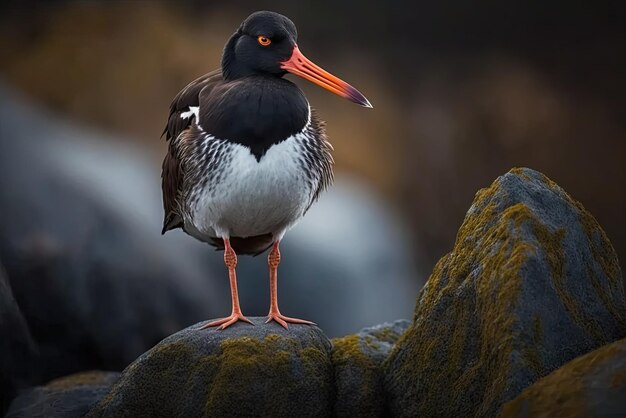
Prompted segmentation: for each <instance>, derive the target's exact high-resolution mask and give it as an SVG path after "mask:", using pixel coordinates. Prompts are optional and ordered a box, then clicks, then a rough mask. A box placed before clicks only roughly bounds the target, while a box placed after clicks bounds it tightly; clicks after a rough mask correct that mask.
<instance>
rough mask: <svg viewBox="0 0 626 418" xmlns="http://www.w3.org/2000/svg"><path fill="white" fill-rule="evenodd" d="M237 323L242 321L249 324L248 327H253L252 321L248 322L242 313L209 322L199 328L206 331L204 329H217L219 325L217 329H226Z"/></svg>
mask: <svg viewBox="0 0 626 418" xmlns="http://www.w3.org/2000/svg"><path fill="white" fill-rule="evenodd" d="M237 321H244V322H247V323H249V324H250V325H254V324H253V323H252V321H250V320H249V319H248V318H246V317H245V316H243V314H242V313H232V314H230V316H228V317H226V318H222V319H218V320H217V321H213V322H209V323H208V324H204V325H203V326H201V327H200V329H206V328H210V327H217V326H218V325H219V328H218V329H226V328H228V327H229V326H231V325H232V324H234V323H235V322H237Z"/></svg>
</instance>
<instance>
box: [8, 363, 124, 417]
mask: <svg viewBox="0 0 626 418" xmlns="http://www.w3.org/2000/svg"><path fill="white" fill-rule="evenodd" d="M119 375H120V374H119V373H114V372H100V371H91V372H83V373H77V374H74V375H71V376H66V377H62V378H59V379H55V380H53V381H52V382H50V383H48V384H47V385H45V386H40V387H36V388H32V389H30V390H28V391H26V392H24V393H22V394H20V395H19V396H18V397H17V398H16V399H15V400H14V401H13V403H12V404H11V408H10V409H9V412H8V413H7V415H6V418H52V417H54V418H83V417H84V416H85V414H86V413H87V412H89V410H90V409H91V408H92V407H93V406H94V405H95V404H96V402H98V401H99V400H100V399H101V398H102V397H103V396H104V395H105V394H106V393H107V391H108V390H109V389H110V387H111V385H112V384H113V383H114V382H115V381H116V380H117V379H118V378H119Z"/></svg>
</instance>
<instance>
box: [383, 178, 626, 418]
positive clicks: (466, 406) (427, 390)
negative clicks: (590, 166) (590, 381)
mask: <svg viewBox="0 0 626 418" xmlns="http://www.w3.org/2000/svg"><path fill="white" fill-rule="evenodd" d="M625 313H626V303H625V299H624V289H623V284H622V275H621V271H620V267H619V264H618V261H617V257H616V255H615V251H614V250H613V248H612V246H611V244H610V243H609V241H608V239H607V237H606V235H605V234H604V232H603V231H602V229H601V228H600V226H599V225H598V224H597V222H596V221H595V219H594V218H593V217H592V216H591V215H590V214H589V213H588V212H587V211H586V210H585V209H584V208H583V206H582V205H581V204H580V203H578V202H576V201H575V200H573V199H572V198H571V197H570V196H569V195H568V194H567V193H566V192H565V191H563V190H562V189H561V188H560V187H559V186H557V185H556V184H555V183H554V182H552V181H551V180H549V179H548V178H547V177H545V176H544V175H542V174H541V173H538V172H536V171H533V170H530V169H513V170H511V171H510V172H509V173H508V174H506V175H504V176H501V177H500V178H498V179H497V180H496V181H495V182H494V183H493V184H492V185H491V186H490V187H489V188H487V189H483V190H481V191H479V192H478V193H477V195H476V198H475V199H474V203H473V204H472V207H471V208H470V210H469V212H468V213H467V215H466V217H465V220H464V222H463V225H462V226H461V228H460V230H459V233H458V235H457V239H456V243H455V245H454V249H453V250H452V252H451V253H449V254H448V255H446V256H445V257H443V258H442V259H441V260H440V261H439V262H438V263H437V265H436V266H435V268H434V271H433V273H432V275H431V276H430V278H429V280H428V282H427V283H426V285H425V287H424V289H423V290H422V291H421V293H420V295H419V297H418V301H417V307H416V309H415V316H414V322H413V324H412V326H411V327H410V328H409V330H408V331H407V333H406V334H405V336H404V337H403V338H402V339H401V341H400V342H399V343H398V344H397V346H396V347H395V349H394V351H393V352H392V354H391V355H390V358H389V360H388V361H387V363H386V375H385V387H386V391H387V393H388V397H389V399H388V401H389V405H390V409H391V413H392V414H393V416H398V417H404V416H477V417H483V416H496V415H497V413H498V412H499V411H500V408H501V406H502V405H503V404H504V403H505V402H507V401H509V400H511V399H513V398H514V397H516V396H517V395H518V394H519V393H520V392H521V391H522V390H523V389H524V388H526V387H527V386H529V385H531V384H532V383H533V382H535V381H537V380H538V379H539V378H541V377H543V376H545V375H547V374H548V373H550V372H552V371H553V370H555V369H557V368H558V367H560V366H562V365H563V364H565V363H566V362H568V361H569V360H571V359H573V358H575V357H577V356H579V355H581V354H584V353H587V352H589V351H591V350H593V349H595V348H597V347H600V346H602V345H605V344H607V343H610V342H612V341H615V340H616V339H619V338H621V337H624V335H625V333H626V320H625Z"/></svg>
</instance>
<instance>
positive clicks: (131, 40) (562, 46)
mask: <svg viewBox="0 0 626 418" xmlns="http://www.w3.org/2000/svg"><path fill="white" fill-rule="evenodd" d="M261 9H269V10H274V11H277V12H280V13H283V14H285V15H287V16H288V17H290V18H291V19H292V20H293V21H294V22H295V23H296V25H297V27H298V30H299V46H300V48H301V50H302V51H303V52H304V53H305V54H306V55H307V56H308V57H309V58H311V59H312V60H314V61H315V62H317V63H318V64H319V65H321V66H323V67H324V68H326V69H328V70H329V71H331V72H333V73H334V74H337V75H339V76H340V77H342V78H343V79H345V80H346V81H348V82H350V83H351V84H353V85H355V86H357V87H358V88H359V89H360V90H361V91H362V92H363V93H365V95H366V96H367V97H368V98H369V99H370V101H371V102H372V103H373V105H374V109H373V110H366V109H362V108H360V107H358V106H354V105H352V104H350V103H349V102H347V101H345V100H341V99H339V98H337V97H335V96H333V95H330V94H328V93H327V92H326V91H324V90H322V89H320V88H318V87H316V86H314V85H312V84H310V83H307V82H304V81H301V80H298V81H296V82H297V83H298V84H299V85H300V86H301V87H302V88H303V89H304V90H305V92H306V94H307V96H308V97H309V99H310V101H311V103H312V105H313V106H314V107H316V108H317V109H318V111H319V114H320V115H321V117H322V118H323V119H324V120H326V121H327V126H328V132H329V136H330V139H331V141H332V143H333V145H334V147H335V154H334V155H335V159H336V162H337V178H338V179H339V180H340V181H341V180H342V179H345V178H350V179H356V181H357V183H358V184H359V185H360V186H359V187H364V188H365V189H366V190H367V193H369V194H371V195H372V196H375V199H376V200H377V201H380V202H382V203H383V204H384V205H385V207H388V208H390V209H389V210H388V211H386V212H385V213H387V216H389V217H391V218H393V220H394V222H396V223H397V225H399V227H400V229H402V230H403V231H402V234H403V239H404V238H406V240H401V241H398V242H384V243H382V244H381V245H383V246H384V247H385V248H386V249H387V251H393V250H394V245H396V246H405V244H406V243H408V244H406V249H408V258H409V261H410V262H411V263H413V264H414V267H415V271H414V274H413V276H412V277H413V278H412V280H413V281H414V283H415V286H416V288H417V287H419V286H421V284H423V282H424V281H425V280H426V278H427V277H428V275H429V273H430V271H431V269H432V266H433V265H434V263H435V262H436V261H437V260H438V259H439V257H441V256H442V255H443V254H445V253H446V252H447V251H449V250H450V249H451V248H452V245H453V243H454V239H455V234H456V231H457V229H458V227H459V226H460V224H461V222H462V220H463V216H464V214H465V212H466V211H467V209H468V208H469V206H470V204H471V201H472V199H473V196H474V194H475V192H476V191H477V190H478V189H479V188H481V187H485V186H487V185H489V184H490V183H491V182H492V181H493V180H494V179H495V178H496V177H497V176H498V175H501V174H503V173H505V172H506V171H508V170H509V169H510V168H512V167H514V166H527V167H531V168H534V169H537V170H540V171H542V172H543V173H545V174H546V175H548V176H549V177H550V178H552V179H553V180H554V181H556V182H557V183H558V184H559V185H561V186H562V187H563V188H564V189H565V190H567V191H568V192H569V193H570V194H571V195H572V196H574V197H575V198H576V199H578V200H580V201H581V202H582V203H583V204H584V205H585V207H586V208H587V209H588V210H590V211H591V213H592V214H593V215H594V216H595V217H596V218H597V219H598V221H599V222H600V224H601V225H602V226H603V227H604V229H605V230H606V232H607V234H608V236H609V238H610V239H611V241H612V243H613V245H614V246H615V248H616V250H617V252H618V254H619V255H620V256H621V259H624V258H625V257H626V224H625V223H624V214H626V195H625V194H624V190H625V188H626V167H625V163H626V141H625V140H626V53H625V52H624V51H626V24H625V23H624V22H625V21H626V20H625V9H626V6H624V3H623V2H619V1H614V2H578V1H551V2H529V1H509V2H502V1H479V2H467V1H465V2H463V1H437V2H434V1H415V2H400V1H386V2H364V1H346V2H329V1H328V2H327V1H316V2H295V1H287V0H284V1H281V0H279V1H272V2H267V1H240V2H236V3H235V2H229V1H222V2H213V1H199V0H198V1H189V2H174V1H172V2H158V1H125V2H122V1H75V2H68V1H56V2H53V1H48V2H33V1H14V2H11V1H5V2H3V3H2V5H1V6H0V82H1V83H2V84H3V85H4V86H7V87H8V88H9V89H10V91H12V92H18V93H19V94H20V95H23V96H25V97H26V98H27V99H28V100H29V102H30V103H31V104H35V105H36V106H38V107H39V108H40V109H44V110H45V111H46V112H48V113H49V114H50V115H51V117H53V118H56V119H57V120H61V121H63V122H64V123H66V124H68V125H70V126H80V127H87V128H89V129H92V130H94V131H97V132H103V133H106V134H108V135H109V136H107V138H113V139H109V140H110V141H113V142H115V143H116V146H119V145H120V144H122V145H126V144H132V145H133V147H135V149H139V150H140V153H141V154H143V155H144V156H145V157H146V158H148V159H149V161H150V164H151V165H152V167H153V168H154V169H155V170H158V168H159V166H160V162H161V160H162V158H163V155H164V152H165V148H166V143H165V141H164V140H162V139H160V138H159V136H160V135H161V132H162V129H163V126H164V123H165V120H166V117H167V111H168V105H169V102H170V100H171V98H172V97H173V96H174V95H175V94H176V93H177V92H178V91H179V90H180V89H181V88H182V87H183V86H185V84H186V83H187V82H189V81H190V80H192V79H194V78H195V77H197V76H199V75H201V74H203V73H205V72H208V71H209V70H212V69H214V68H215V67H216V66H217V65H218V63H219V59H220V55H221V50H222V47H223V45H224V43H225V42H226V40H227V39H228V37H229V36H230V35H231V34H232V32H233V31H234V30H235V29H236V28H237V26H238V25H239V24H240V22H241V21H242V20H243V19H244V18H245V17H246V16H247V15H248V14H250V13H251V12H253V11H255V10H261ZM26 123H28V122H26ZM43 136H45V132H44V134H43ZM3 140H4V141H6V143H10V142H11V141H12V138H8V137H5V138H3ZM24 163H25V164H27V161H25V162H24ZM159 181H160V180H159V179H158V175H155V176H154V177H153V182H154V184H155V185H156V184H158V182H159ZM6 184H8V186H6V187H8V188H10V187H16V188H17V187H18V186H15V184H16V183H11V182H8V183H6ZM11 184H13V186H11ZM20 187H21V186H20ZM32 187H33V188H34V189H33V190H32V191H33V192H34V193H36V192H37V187H38V186H36V185H35V186H32ZM10 191H12V190H10ZM155 206H158V204H157V205H155ZM155 210H160V208H155ZM346 210H348V209H346ZM335 213H336V212H335ZM344 215H345V214H344ZM4 221H6V219H5V220H4ZM321 222H323V220H322V221H321ZM151 228H152V229H153V230H154V231H157V230H159V229H160V225H159V224H158V223H157V222H155V223H154V225H151ZM362 232H363V237H365V238H364V239H366V240H372V241H375V240H377V239H378V237H377V236H371V235H368V234H367V232H368V231H366V230H365V228H363V231H362ZM186 239H187V240H192V238H186ZM333 239H334V238H333ZM322 245H323V243H322ZM342 245H343V246H344V248H345V247H346V246H352V245H353V243H351V242H344V243H342ZM318 247H319V246H318ZM336 251H337V252H340V251H341V249H338V250H336ZM212 257H213V260H214V261H216V260H217V261H219V257H218V256H212ZM253 262H254V263H259V264H263V261H262V260H259V261H253ZM216 265H217V267H215V271H216V273H215V274H214V275H215V276H218V275H221V274H223V271H222V267H221V266H219V263H217V264H216ZM263 268H264V267H263ZM295 271H297V269H296V270H295ZM9 273H10V272H9ZM212 280H218V279H215V278H214V279H212ZM221 280H223V281H225V279H221ZM207 281H208V280H207ZM411 298H413V295H411ZM18 299H19V298H18ZM403 312H404V311H403ZM259 313H261V312H259ZM409 315H410V312H408V311H407V313H406V315H405V316H407V317H408V316H409ZM348 322H349V321H348ZM357 322H358V321H357ZM349 323H350V324H352V325H350V326H349V328H350V327H351V328H354V327H356V325H355V324H357V323H356V322H354V323H353V322H349ZM358 325H362V324H361V323H358Z"/></svg>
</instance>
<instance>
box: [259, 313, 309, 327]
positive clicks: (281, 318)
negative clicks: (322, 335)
mask: <svg viewBox="0 0 626 418" xmlns="http://www.w3.org/2000/svg"><path fill="white" fill-rule="evenodd" d="M270 321H276V322H278V323H279V324H280V325H282V327H283V328H285V329H289V325H288V324H287V323H288V322H289V323H292V324H306V325H317V324H316V323H315V322H311V321H307V320H305V319H298V318H290V317H288V316H285V315H283V314H281V313H280V312H270V313H269V315H268V316H267V321H265V323H266V324H267V323H268V322H270Z"/></svg>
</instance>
